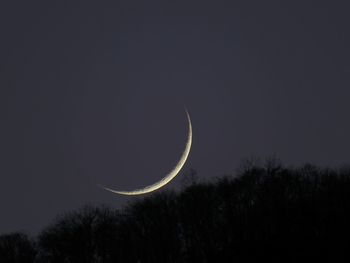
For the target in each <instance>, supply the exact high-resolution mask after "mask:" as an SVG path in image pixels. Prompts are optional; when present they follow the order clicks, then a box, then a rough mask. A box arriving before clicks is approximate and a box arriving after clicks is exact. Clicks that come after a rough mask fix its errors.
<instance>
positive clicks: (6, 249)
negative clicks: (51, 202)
mask: <svg viewBox="0 0 350 263" xmlns="http://www.w3.org/2000/svg"><path fill="white" fill-rule="evenodd" d="M36 253H37V252H36V249H35V245H34V243H33V241H31V240H30V239H29V238H28V236H27V235H25V234H23V233H11V234H5V235H1V236H0V262H1V263H33V262H34V259H35V256H36Z"/></svg>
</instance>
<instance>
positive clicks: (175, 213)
mask: <svg viewBox="0 0 350 263" xmlns="http://www.w3.org/2000/svg"><path fill="white" fill-rule="evenodd" d="M349 222H350V170H349V169H338V170H335V169H320V168H317V167H315V166H312V165H305V166H303V167H301V168H297V169H295V168H285V167H283V166H282V165H281V164H280V163H279V162H276V161H269V162H267V163H266V164H265V165H264V166H259V165H256V164H250V165H248V166H244V167H242V169H241V170H240V174H239V176H236V177H232V176H226V177H222V178H219V179H217V180H216V181H215V182H206V183H203V182H202V183H199V182H197V181H196V182H193V183H192V184H189V185H187V186H186V187H185V188H184V189H183V190H182V191H180V192H178V193H174V192H162V193H156V194H151V195H149V196H147V197H145V198H143V199H141V200H139V201H135V202H133V203H131V204H130V205H128V206H127V207H126V208H125V209H123V210H122V211H114V210H111V209H108V208H103V207H102V208H95V207H85V208H83V209H80V210H78V211H75V212H72V213H68V214H66V215H63V216H61V217H59V218H58V219H57V220H56V222H54V223H53V224H52V225H51V226H49V227H47V228H46V229H44V230H43V231H42V233H41V234H40V235H39V237H38V251H39V256H37V257H36V261H33V260H32V261H18V259H15V257H9V258H10V261H2V260H0V262H48V263H56V262H63V263H64V262H66V263H73V262H81V263H85V262H86V263H99V262H106V263H108V262H125V263H128V262H135V263H137V262H146V263H147V262H149V263H150V262H152V263H154V262H164V263H165V262H169V263H170V262H179V263H181V262H201V263H202V262H203V263H205V262H208V263H209V262H251V261H254V262H257V261H269V262H300V261H306V260H307V261H309V262H348V261H349V260H350V226H349ZM4 237H6V236H2V239H0V254H1V256H3V255H7V254H6V253H8V251H11V250H7V249H6V245H4V244H5V243H4V242H3V241H1V240H5V239H6V238H4ZM26 240H27V239H26ZM10 243H11V242H10ZM12 244H13V245H12V246H10V247H16V246H17V247H18V249H23V248H22V246H20V245H19V244H20V243H16V242H14V243H12ZM28 244H31V243H28ZM4 247H5V250H4V249H3V248H4ZM32 247H33V246H31V248H32ZM1 249H2V250H1ZM11 249H12V248H11ZM12 250H13V251H17V250H16V249H12ZM18 251H19V250H18ZM21 251H22V250H21ZM23 251H26V250H23ZM18 253H19V254H20V252H17V255H18ZM26 253H28V252H26ZM15 254H16V253H15ZM32 255H33V254H32ZM4 257H5V256H3V258H4ZM12 258H14V259H13V260H12ZM28 258H30V257H28ZM32 258H33V257H32ZM32 258H31V259H32ZM11 260H12V261H11ZM15 260H17V261H15Z"/></svg>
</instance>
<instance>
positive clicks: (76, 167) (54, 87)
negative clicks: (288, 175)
mask: <svg viewBox="0 0 350 263" xmlns="http://www.w3.org/2000/svg"><path fill="white" fill-rule="evenodd" d="M347 2H348V1H343V2H334V1H324V3H323V2H322V1H312V2H311V1H300V2H299V3H297V2H295V1H275V2H267V1H258V0H256V1H207V2H205V1H198V2H194V1H127V0H125V1H117V0H115V1H2V2H1V4H0V33H1V35H0V74H1V75H0V120H1V126H0V157H1V161H0V179H1V181H0V209H1V211H0V233H4V232H11V231H17V230H24V231H27V232H30V233H36V232H37V231H39V230H40V229H42V228H43V227H44V226H46V225H47V224H49V223H50V222H51V221H52V219H53V218H54V217H55V216H56V215H57V214H60V213H63V212H65V211H68V210H71V209H76V208H79V207H81V206H82V205H84V204H87V203H90V204H96V205H99V204H103V203H104V204H107V205H110V206H112V207H116V208H118V207H121V206H123V205H125V204H127V203H128V202H129V201H132V200H133V199H135V197H122V196H118V195H113V194H111V193H110V192H107V191H104V190H102V189H101V188H98V187H97V184H104V185H107V186H109V187H111V188H115V189H118V190H132V189H134V188H140V187H143V186H146V185H148V184H151V183H154V182H155V181H157V180H159V179H160V178H162V177H163V176H164V175H165V174H166V173H167V172H168V171H169V170H171V168H173V166H174V165H175V164H176V162H177V160H178V158H179V157H180V155H181V153H182V150H183V148H184V145H185V142H186V136H187V120H186V114H185V111H184V107H186V108H187V109H188V111H189V113H190V115H191V118H192V125H193V146H192V151H191V154H190V157H189V159H188V161H187V163H186V165H185V167H184V169H183V171H182V172H181V173H180V175H179V176H178V177H177V178H176V179H175V180H174V181H172V182H171V183H170V184H169V185H168V186H167V187H166V189H175V188H176V187H179V186H180V185H181V179H182V178H183V177H184V174H185V173H186V172H188V171H189V169H190V168H193V169H195V170H197V171H198V177H199V178H210V177H216V176H220V175H223V174H227V173H231V172H234V171H235V170H236V169H237V167H238V166H239V164H240V163H241V161H242V160H243V159H245V158H249V157H251V156H257V157H261V158H264V157H268V156H272V155H275V156H277V157H278V158H280V159H281V160H282V161H283V163H284V164H286V165H299V164H303V163H305V162H311V163H314V164H316V165H321V166H338V165H342V164H346V163H350V155H349V153H350V140H349V134H350V121H349V112H350V103H349V99H350V33H349V32H350V31H349V26H350V16H349V10H350V9H349V8H350V7H349V4H347Z"/></svg>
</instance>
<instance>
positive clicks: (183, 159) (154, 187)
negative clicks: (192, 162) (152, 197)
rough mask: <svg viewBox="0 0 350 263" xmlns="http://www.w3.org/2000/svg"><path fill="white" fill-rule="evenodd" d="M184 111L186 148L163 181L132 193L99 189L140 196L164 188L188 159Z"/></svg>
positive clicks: (190, 135) (189, 140)
mask: <svg viewBox="0 0 350 263" xmlns="http://www.w3.org/2000/svg"><path fill="white" fill-rule="evenodd" d="M185 111H186V115H187V120H188V137H187V142H186V147H185V149H184V151H183V153H182V155H181V158H180V160H179V162H178V163H177V164H176V166H175V167H174V169H173V170H172V171H171V172H170V173H168V174H167V175H166V176H165V177H164V178H163V179H161V180H160V181H158V182H156V183H154V184H151V185H149V186H146V187H144V188H142V189H136V190H133V191H116V190H113V189H111V188H108V187H105V186H103V185H99V187H101V188H103V189H105V190H107V191H110V192H112V193H115V194H120V195H141V194H147V193H150V192H153V191H155V190H157V189H159V188H161V187H163V186H165V185H166V184H167V183H169V182H170V181H171V180H172V179H174V178H175V176H176V175H177V174H178V173H179V172H180V170H181V169H182V167H183V166H184V164H185V162H186V160H187V158H188V155H189V154H190V150H191V145H192V124H191V118H190V115H189V113H188V111H187V110H185Z"/></svg>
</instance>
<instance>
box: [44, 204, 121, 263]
mask: <svg viewBox="0 0 350 263" xmlns="http://www.w3.org/2000/svg"><path fill="white" fill-rule="evenodd" d="M119 220H120V218H119V212H118V211H113V210H111V209H109V208H105V207H102V208H96V207H91V206H86V207H83V208H82V209H80V210H78V211H76V212H71V213H67V214H65V215H63V216H61V217H59V218H58V219H57V220H56V222H55V223H54V224H53V225H51V226H49V227H47V228H46V229H44V230H43V231H42V233H41V234H40V235H39V237H38V243H39V247H40V249H41V260H42V261H44V262H52V263H56V262H57V263H58V262H81V263H94V262H114V260H115V258H117V257H118V249H117V248H116V247H114V245H115V244H116V239H117V235H116V232H117V227H118V222H119Z"/></svg>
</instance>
